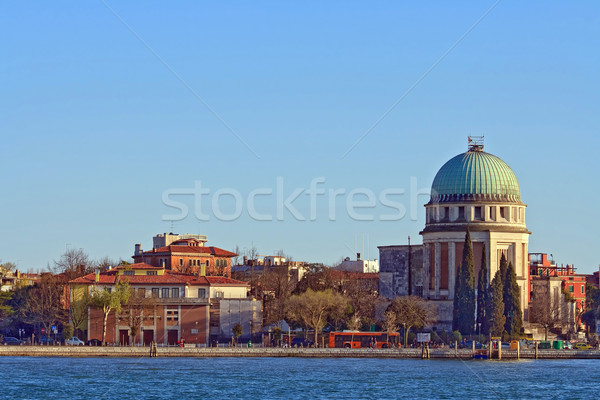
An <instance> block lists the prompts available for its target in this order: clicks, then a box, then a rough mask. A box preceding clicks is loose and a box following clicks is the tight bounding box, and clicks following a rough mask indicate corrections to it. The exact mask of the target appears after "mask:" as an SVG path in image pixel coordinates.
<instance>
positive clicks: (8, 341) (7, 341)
mask: <svg viewBox="0 0 600 400" xmlns="http://www.w3.org/2000/svg"><path fill="white" fill-rule="evenodd" d="M23 343H25V341H24V340H21V339H17V338H16V337H12V336H5V337H4V339H2V344H3V345H5V346H20V345H22V344H23Z"/></svg>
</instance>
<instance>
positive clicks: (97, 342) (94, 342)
mask: <svg viewBox="0 0 600 400" xmlns="http://www.w3.org/2000/svg"><path fill="white" fill-rule="evenodd" d="M85 344H86V345H88V346H102V340H98V339H90V340H88V341H87V342H86V343H85Z"/></svg>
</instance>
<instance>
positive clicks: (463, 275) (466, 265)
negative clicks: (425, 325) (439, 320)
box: [453, 228, 475, 335]
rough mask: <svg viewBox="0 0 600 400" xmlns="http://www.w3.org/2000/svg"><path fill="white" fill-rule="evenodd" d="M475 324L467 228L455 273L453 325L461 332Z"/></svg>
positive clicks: (473, 292) (471, 266)
mask: <svg viewBox="0 0 600 400" xmlns="http://www.w3.org/2000/svg"><path fill="white" fill-rule="evenodd" d="M474 325H475V273H474V268H473V245H472V243H471V232H470V231H469V228H467V233H466V234H465V245H464V248H463V259H462V262H461V264H460V267H459V269H458V271H457V274H456V286H455V288H454V312H453V327H454V329H456V330H458V331H460V332H461V333H463V334H465V335H466V334H469V333H471V332H472V329H473V326H474Z"/></svg>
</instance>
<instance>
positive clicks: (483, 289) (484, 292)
mask: <svg viewBox="0 0 600 400" xmlns="http://www.w3.org/2000/svg"><path fill="white" fill-rule="evenodd" d="M486 253H487V252H486V247H485V243H484V244H483V250H482V252H481V269H480V270H479V276H478V278H477V323H478V324H481V327H480V329H481V332H483V334H484V335H486V334H487V332H488V324H487V318H486V317H485V316H486V312H487V307H488V306H487V303H488V297H489V293H488V288H489V283H488V282H489V280H488V269H487V257H486Z"/></svg>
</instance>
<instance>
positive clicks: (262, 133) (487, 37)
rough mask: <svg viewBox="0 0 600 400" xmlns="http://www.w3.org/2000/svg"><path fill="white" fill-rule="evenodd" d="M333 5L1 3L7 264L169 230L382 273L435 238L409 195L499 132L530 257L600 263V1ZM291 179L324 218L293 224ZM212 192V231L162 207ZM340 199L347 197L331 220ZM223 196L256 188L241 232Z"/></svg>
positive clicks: (206, 201)
mask: <svg viewBox="0 0 600 400" xmlns="http://www.w3.org/2000/svg"><path fill="white" fill-rule="evenodd" d="M321 3H322V2H301V3H285V4H282V3H281V2H255V3H248V2H228V3H227V4H219V3H215V2H175V3H169V5H166V4H165V3H163V2H116V1H106V3H103V2H101V1H87V2H52V3H47V2H8V1H7V2H2V3H0V30H1V31H2V35H3V37H4V40H2V42H1V43H0V50H1V52H2V55H3V57H2V60H3V62H2V63H1V64H0V84H1V87H2V90H1V91H0V135H1V136H2V147H1V148H2V157H1V158H0V168H1V169H2V172H3V173H2V176H3V181H4V182H3V185H2V208H1V210H2V211H1V217H2V224H1V227H2V229H1V230H0V259H2V260H3V261H13V262H16V263H17V264H18V265H19V266H20V267H21V268H22V269H34V270H37V269H39V268H44V267H45V266H46V264H47V263H48V262H50V261H51V260H53V259H57V258H58V257H59V256H60V255H61V254H62V253H63V252H64V251H65V248H67V247H71V248H83V249H84V250H85V251H87V252H88V253H89V254H90V255H91V256H92V257H94V258H100V257H103V256H109V257H111V258H115V259H118V258H124V259H128V257H130V256H131V255H132V253H133V247H134V244H135V243H142V245H143V247H144V248H149V247H150V246H151V238H152V236H153V235H154V234H156V233H159V232H168V231H170V230H171V226H173V230H174V231H176V232H179V233H184V232H188V233H201V234H206V235H208V237H209V244H212V245H215V246H218V247H222V248H226V249H231V250H232V249H233V248H234V247H235V246H236V245H239V246H240V248H248V247H250V246H252V245H255V246H256V247H257V248H258V250H259V252H260V253H262V254H269V253H273V252H275V251H277V250H279V249H283V250H284V252H286V253H287V254H290V255H291V256H292V257H293V258H294V259H297V260H308V261H322V262H325V263H333V262H335V261H337V260H338V259H339V258H340V257H343V256H351V255H352V253H353V252H354V248H355V245H354V243H355V240H356V241H357V242H358V247H359V251H360V250H362V246H363V245H362V242H363V239H362V238H363V236H364V238H365V239H364V241H365V250H364V251H362V252H363V253H367V252H368V254H369V256H370V257H371V258H374V257H377V256H378V255H377V246H378V245H389V244H403V243H405V242H406V238H407V236H408V235H410V236H411V237H412V241H413V243H417V242H420V237H419V235H418V233H419V231H420V230H421V229H422V228H423V226H424V208H423V207H422V205H423V204H424V203H425V202H426V201H427V196H423V195H421V196H418V197H416V203H418V204H413V206H412V207H411V203H415V201H413V200H411V198H412V199H415V196H414V191H411V182H416V183H415V184H414V186H415V187H417V188H418V189H428V188H429V187H430V185H431V182H432V180H433V177H434V176H435V173H436V172H437V170H438V169H439V168H440V167H441V166H442V165H443V164H444V163H445V162H446V161H447V160H448V159H450V158H451V157H453V156H454V155H456V154H459V153H461V152H463V151H465V150H466V147H467V144H466V142H467V136H468V135H485V145H486V150H487V151H489V152H491V153H493V154H495V155H497V156H499V157H501V158H502V159H504V160H505V161H506V162H507V163H508V164H509V165H510V166H511V167H512V169H513V170H514V171H515V173H516V175H517V177H518V179H519V182H520V185H521V194H522V199H523V201H524V202H525V203H526V204H527V205H528V209H527V225H528V228H529V229H530V230H531V231H532V232H533V234H532V236H531V238H530V251H540V252H547V253H552V254H554V258H555V259H556V261H558V262H559V263H574V264H575V266H576V267H577V268H578V271H579V272H584V273H591V272H592V271H593V270H597V268H598V264H599V263H600V259H599V258H598V256H597V253H596V251H595V250H596V249H595V246H596V245H597V242H598V238H599V237H598V233H597V229H596V225H597V221H598V220H599V219H600V211H599V208H598V207H597V205H596V203H597V198H598V196H599V195H600V190H599V189H598V185H597V182H598V172H599V171H600V168H599V161H598V156H597V148H598V144H599V141H600V139H598V130H599V125H600V124H599V118H598V115H600V113H599V111H600V110H599V105H600V94H599V93H600V87H599V86H600V85H599V79H598V71H599V70H600V52H598V49H599V48H600V39H599V38H600V12H599V11H600V6H599V5H598V3H596V2H576V3H566V2H541V1H539V2H526V3H522V2H516V1H500V2H499V3H497V4H496V3H495V2H492V1H486V2H478V3H477V4H473V3H472V2H419V3H418V4H410V3H408V2H406V3H400V2H342V1H339V2H335V1H333V2H327V3H325V4H321ZM494 5H495V6H494ZM491 7H493V8H492V9H491V11H489V10H490V8H491ZM110 9H112V10H113V11H114V13H113V12H112V11H111V10H110ZM488 11H489V13H487V14H486V12H488ZM115 14H116V15H115ZM484 15H485V17H484V18H483V19H481V17H482V16H484ZM477 21H479V23H477ZM124 23H125V24H127V25H128V26H129V27H130V29H131V30H130V29H128V27H127V26H126V25H125V24H124ZM474 24H476V25H475V26H474V27H473V25H474ZM472 27H473V28H472ZM471 28H472V29H471ZM469 29H471V30H470V31H469ZM132 31H133V32H135V34H134V33H133V32H132ZM467 32H468V33H467ZM465 33H467V34H466V35H465ZM136 35H137V37H136ZM463 36H464V37H463ZM461 38H462V40H459V39H461ZM142 41H144V42H145V43H146V45H147V46H146V45H144V44H143V43H142ZM457 41H458V43H457ZM454 45H455V47H453V46H454ZM449 49H451V51H450V52H448V50H449ZM447 52H448V53H447ZM446 53H447V54H446ZM444 54H446V55H445V57H443V56H444ZM157 56H158V57H160V58H161V59H162V60H163V61H164V63H162V62H161V61H160V60H159V59H158V58H157ZM442 57H443V58H442ZM165 64H166V65H165ZM432 66H434V68H433V69H431V70H430V68H431V67H432ZM428 70H430V71H429V73H427V74H425V73H426V72H427V71H428ZM424 74H425V76H424ZM423 76H424V77H423ZM178 77H179V78H180V79H179V78H178ZM421 78H422V79H421ZM415 84H416V85H415ZM411 88H412V90H410V91H409V92H408V93H407V91H408V90H409V89H411ZM399 100H400V101H399ZM396 103H397V105H396V106H395V107H394V108H393V109H392V110H391V111H390V112H389V113H388V114H387V115H386V116H385V117H384V118H383V119H381V120H380V118H381V117H382V115H383V114H384V113H385V112H386V110H388V109H390V107H392V105H394V104H396ZM206 105H208V106H209V107H210V109H212V110H213V111H211V110H209V108H208V107H207V106H206ZM379 120H380V122H379V123H378V124H377V126H375V128H373V129H372V130H371V131H369V133H368V134H366V136H365V133H366V132H368V130H369V128H370V127H371V126H373V124H374V123H376V121H379ZM223 121H224V122H223ZM363 136H364V137H363ZM361 137H363V139H362V140H361V141H360V142H359V143H358V144H357V145H356V146H355V147H352V146H353V145H354V144H355V143H356V142H357V141H358V140H359V139H360V138H361ZM349 150H351V151H349ZM317 178H324V182H323V181H321V182H322V183H319V184H318V185H317V187H318V188H319V189H324V190H325V192H326V195H319V196H316V200H315V203H314V205H315V207H313V215H312V216H313V218H311V203H310V196H308V195H307V194H306V190H308V189H309V188H310V183H311V181H313V180H315V179H317ZM278 181H279V182H281V185H280V186H282V187H283V190H282V191H281V193H282V195H283V197H284V198H287V197H288V196H292V195H293V192H294V190H295V189H298V190H301V191H303V192H302V194H301V195H299V196H298V198H297V199H296V200H294V202H293V203H292V204H293V206H294V207H295V208H296V209H297V210H298V213H299V214H301V215H302V217H304V218H305V219H306V220H305V221H300V220H298V219H296V218H294V215H293V213H292V212H290V211H289V209H283V210H282V211H283V214H282V216H283V218H277V210H276V209H277V194H276V193H277V189H278V183H277V182H278ZM195 182H200V184H201V185H202V187H204V188H208V189H210V193H209V194H208V195H206V196H205V197H203V198H200V199H201V204H200V206H201V208H202V210H204V211H206V212H207V215H208V216H209V218H208V220H204V221H199V220H198V219H197V218H195V217H194V211H197V204H195V203H194V199H193V198H192V197H191V196H189V195H187V196H185V195H183V196H175V197H173V198H177V199H178V201H180V202H183V203H184V204H186V205H187V206H188V208H189V210H190V213H189V215H188V216H187V218H184V219H180V220H177V221H173V222H172V223H171V221H168V220H165V216H168V215H172V214H176V213H177V210H176V209H174V208H173V207H168V206H167V205H165V204H164V203H163V194H164V193H165V192H168V191H171V192H172V191H173V190H174V189H186V188H188V189H189V188H193V187H194V185H195V184H196V183H195ZM257 189H258V190H259V192H260V190H262V192H263V193H265V190H266V191H267V192H268V190H271V191H272V194H271V195H268V194H267V195H265V194H263V195H258V196H256V197H254V198H255V200H256V201H255V204H254V209H255V211H256V212H257V213H258V214H260V215H263V216H264V215H271V216H272V217H273V220H272V221H257V220H256V219H255V218H252V217H251V216H250V215H249V212H248V206H249V204H248V196H249V195H250V194H251V193H252V191H253V190H257ZM400 189H403V190H404V193H405V194H403V195H394V196H395V197H394V196H391V197H389V198H390V199H391V198H394V199H395V201H396V202H398V203H401V204H402V205H403V207H404V208H406V210H407V212H406V215H405V216H404V217H403V218H396V220H394V221H382V220H381V219H382V218H381V216H382V215H387V214H393V213H394V209H392V208H390V207H386V206H385V205H384V204H381V202H380V201H379V196H380V195H381V193H382V192H384V191H386V190H396V191H399V190H400ZM330 190H343V191H344V193H343V194H341V195H340V196H339V197H337V198H336V202H335V203H333V205H332V206H331V207H332V208H333V210H335V214H336V216H335V218H334V219H335V220H333V221H332V220H331V219H332V218H330V213H331V211H330V203H331V202H330V200H329V194H328V193H329V191H330ZM219 191H221V192H220V193H233V192H235V193H239V194H240V196H241V200H242V202H241V204H240V205H241V207H242V213H241V216H240V217H239V218H235V219H234V218H231V219H233V220H232V221H224V220H219V218H217V217H216V216H215V215H214V212H212V213H211V212H210V211H214V207H213V204H212V202H213V199H215V198H216V203H217V206H218V207H219V209H218V212H221V213H222V214H225V215H229V216H232V215H233V216H235V214H236V209H235V206H236V202H238V203H239V201H238V200H239V199H238V200H235V198H234V197H233V196H232V195H227V194H225V195H222V196H220V197H219V196H216V193H219ZM352 191H354V192H356V191H359V192H361V193H364V192H371V193H373V194H374V195H375V196H376V200H375V203H376V206H375V207H374V208H369V207H367V208H362V209H360V210H359V211H358V214H360V215H361V216H364V215H367V216H369V215H370V216H372V217H373V218H371V220H370V221H359V220H357V219H356V218H352V217H351V216H349V215H348V213H347V211H346V206H345V201H346V200H347V199H348V197H349V196H350V193H352ZM255 193H256V192H255ZM357 196H358V197H356V200H361V199H362V200H365V199H367V197H366V195H362V197H361V195H357ZM411 209H414V210H415V211H414V212H413V213H416V218H411V216H410V214H411ZM397 214H400V212H399V211H398V212H397ZM367 237H368V243H369V246H367Z"/></svg>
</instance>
